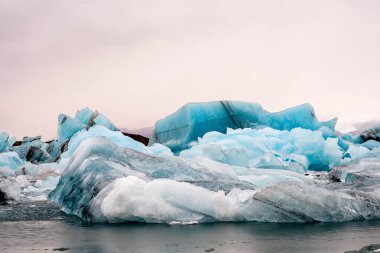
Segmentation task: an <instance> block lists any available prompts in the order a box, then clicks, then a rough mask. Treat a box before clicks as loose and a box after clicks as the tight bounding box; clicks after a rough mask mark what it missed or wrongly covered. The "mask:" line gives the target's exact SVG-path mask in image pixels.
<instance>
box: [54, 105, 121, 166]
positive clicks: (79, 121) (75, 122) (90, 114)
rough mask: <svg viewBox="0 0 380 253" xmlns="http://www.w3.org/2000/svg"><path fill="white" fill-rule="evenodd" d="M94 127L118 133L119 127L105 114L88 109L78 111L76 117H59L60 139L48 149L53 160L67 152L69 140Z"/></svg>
mask: <svg viewBox="0 0 380 253" xmlns="http://www.w3.org/2000/svg"><path fill="white" fill-rule="evenodd" d="M94 125H99V126H103V127H105V128H107V129H109V130H111V131H118V129H117V127H116V126H115V125H114V124H113V123H112V122H111V121H110V120H109V119H108V118H107V117H106V116H105V115H103V114H101V113H99V112H97V111H92V110H91V109H90V108H88V107H86V108H83V109H81V110H79V111H77V113H76V115H75V117H74V118H73V117H70V116H68V115H65V114H60V115H59V116H58V137H57V139H56V140H54V141H53V142H51V143H50V147H49V148H48V149H47V151H48V153H49V154H50V155H51V157H52V160H57V159H59V157H60V155H61V153H63V152H65V151H66V150H67V144H68V142H69V140H70V139H71V138H72V137H73V136H74V135H75V134H76V133H78V132H80V131H82V130H86V129H89V128H91V127H92V126H94Z"/></svg>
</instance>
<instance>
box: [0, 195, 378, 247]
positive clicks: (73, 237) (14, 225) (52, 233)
mask: <svg viewBox="0 0 380 253" xmlns="http://www.w3.org/2000/svg"><path fill="white" fill-rule="evenodd" d="M11 213H13V214H16V215H13V216H12V215H10V214H11ZM372 243H380V221H379V220H372V221H371V220H370V221H355V222H342V223H307V224H303V223H298V224H297V223H296V224H294V223H292V224H273V223H254V222H251V223H215V224H200V225H165V224H140V223H129V224H117V225H114V224H96V225H91V226H89V225H86V224H83V223H82V222H80V221H79V220H78V219H77V218H75V217H72V216H66V215H64V214H63V213H62V212H60V211H59V209H58V208H57V207H56V206H54V205H51V204H49V203H45V202H37V203H29V204H17V205H10V206H2V207H0V252H4V253H18V252H20V253H21V252H61V251H63V252H84V253H101V252H107V253H108V252H110V253H112V252H115V253H119V252H136V253H137V252H149V253H150V252H228V253H230V252H252V253H255V252H260V253H261V252H264V253H266V252H294V253H297V252H303V253H304V252H345V251H348V250H354V249H356V250H357V249H359V248H361V247H363V246H365V245H369V244H372Z"/></svg>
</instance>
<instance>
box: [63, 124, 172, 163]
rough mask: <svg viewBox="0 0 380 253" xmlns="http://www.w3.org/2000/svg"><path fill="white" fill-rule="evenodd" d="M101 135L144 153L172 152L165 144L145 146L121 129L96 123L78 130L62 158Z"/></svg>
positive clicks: (119, 144)
mask: <svg viewBox="0 0 380 253" xmlns="http://www.w3.org/2000/svg"><path fill="white" fill-rule="evenodd" d="M99 136H103V137H106V138H107V139H109V140H110V141H112V142H113V143H115V144H116V145H118V146H119V147H123V148H129V149H133V150H136V151H140V152H143V153H149V154H168V155H171V154H172V152H171V151H170V149H169V148H168V147H166V146H164V145H161V144H154V145H152V146H151V147H146V146H144V144H142V143H140V142H137V141H135V140H133V139H132V138H130V137H128V136H125V135H123V134H122V133H121V132H119V131H112V130H109V129H108V128H106V127H104V126H101V125H95V126H93V127H91V128H90V129H88V130H86V129H83V130H81V131H79V132H77V133H76V134H75V135H74V136H73V137H72V138H71V140H70V141H69V143H68V149H67V151H66V152H64V153H63V154H62V155H61V158H69V157H70V156H71V155H72V154H73V153H74V152H75V151H76V150H77V148H78V147H79V145H80V144H81V143H82V142H83V141H85V140H87V139H90V138H94V137H99Z"/></svg>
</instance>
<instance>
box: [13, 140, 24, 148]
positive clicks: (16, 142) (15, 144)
mask: <svg viewBox="0 0 380 253" xmlns="http://www.w3.org/2000/svg"><path fill="white" fill-rule="evenodd" d="M21 144H22V141H15V143H13V145H12V146H13V147H18V146H21Z"/></svg>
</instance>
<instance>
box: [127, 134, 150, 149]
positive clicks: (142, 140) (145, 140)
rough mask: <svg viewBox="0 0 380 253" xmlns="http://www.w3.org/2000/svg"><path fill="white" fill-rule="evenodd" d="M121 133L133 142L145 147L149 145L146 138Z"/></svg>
mask: <svg viewBox="0 0 380 253" xmlns="http://www.w3.org/2000/svg"><path fill="white" fill-rule="evenodd" d="M122 133H123V134H124V136H128V137H130V138H132V139H134V140H135V141H138V142H141V143H142V144H144V145H145V146H148V144H149V138H147V137H145V136H142V135H139V134H130V133H125V132H122Z"/></svg>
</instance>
